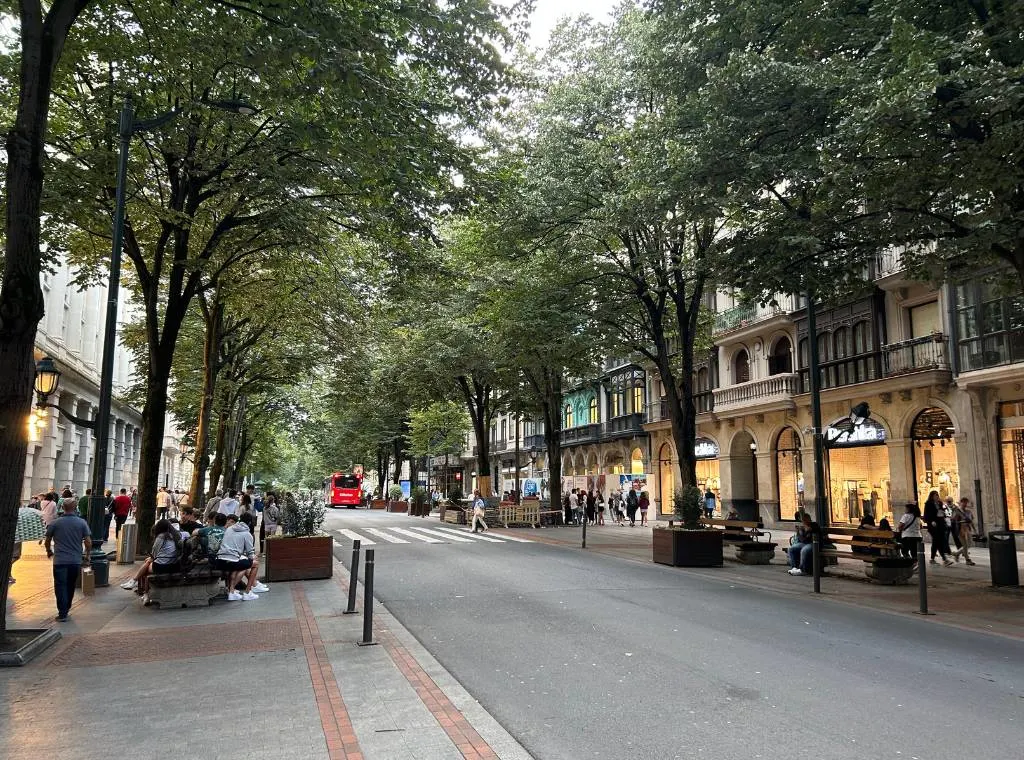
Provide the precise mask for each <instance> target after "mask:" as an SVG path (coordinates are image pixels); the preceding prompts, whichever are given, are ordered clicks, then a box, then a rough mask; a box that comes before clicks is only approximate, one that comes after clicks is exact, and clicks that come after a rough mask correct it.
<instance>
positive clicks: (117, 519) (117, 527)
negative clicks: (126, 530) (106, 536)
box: [114, 515, 128, 538]
mask: <svg viewBox="0 0 1024 760" xmlns="http://www.w3.org/2000/svg"><path fill="white" fill-rule="evenodd" d="M126 522H128V515H125V516H124V517H121V516H120V515H114V538H120V537H121V526H122V525H124V524H125V523H126Z"/></svg>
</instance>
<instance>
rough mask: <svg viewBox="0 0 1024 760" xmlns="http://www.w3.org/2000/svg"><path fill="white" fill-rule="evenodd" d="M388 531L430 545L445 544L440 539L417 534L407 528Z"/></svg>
mask: <svg viewBox="0 0 1024 760" xmlns="http://www.w3.org/2000/svg"><path fill="white" fill-rule="evenodd" d="M388 530H391V531H393V532H395V533H401V534H402V535H403V536H408V537H409V538H415V539H416V540H417V541H426V542H427V543H428V544H442V543H444V542H443V541H441V540H440V539H437V538H431V537H430V536H424V535H421V534H419V533H416V532H415V531H412V530H408V529H407V528H389V529H388Z"/></svg>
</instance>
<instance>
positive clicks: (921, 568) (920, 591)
mask: <svg viewBox="0 0 1024 760" xmlns="http://www.w3.org/2000/svg"><path fill="white" fill-rule="evenodd" d="M917 597H918V602H919V604H920V609H919V610H918V612H917V614H919V615H934V614H935V613H934V612H929V611H928V570H927V565H926V564H925V561H924V539H923V538H921V539H919V540H918V542H917Z"/></svg>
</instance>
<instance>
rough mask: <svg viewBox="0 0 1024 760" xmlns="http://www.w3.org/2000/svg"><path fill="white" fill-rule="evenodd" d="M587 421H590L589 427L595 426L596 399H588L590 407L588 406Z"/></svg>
mask: <svg viewBox="0 0 1024 760" xmlns="http://www.w3.org/2000/svg"><path fill="white" fill-rule="evenodd" d="M587 419H588V420H589V421H590V424H591V425H596V424H597V399H596V398H592V399H590V406H589V410H588V416H587Z"/></svg>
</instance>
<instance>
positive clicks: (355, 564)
mask: <svg viewBox="0 0 1024 760" xmlns="http://www.w3.org/2000/svg"><path fill="white" fill-rule="evenodd" d="M360 544H361V542H360V540H359V539H358V538H357V539H356V540H355V541H353V542H352V572H351V573H350V574H349V579H348V607H347V608H346V609H345V611H344V612H343V613H341V614H342V615H352V614H354V613H355V611H356V586H357V585H358V581H359V546H360Z"/></svg>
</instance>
